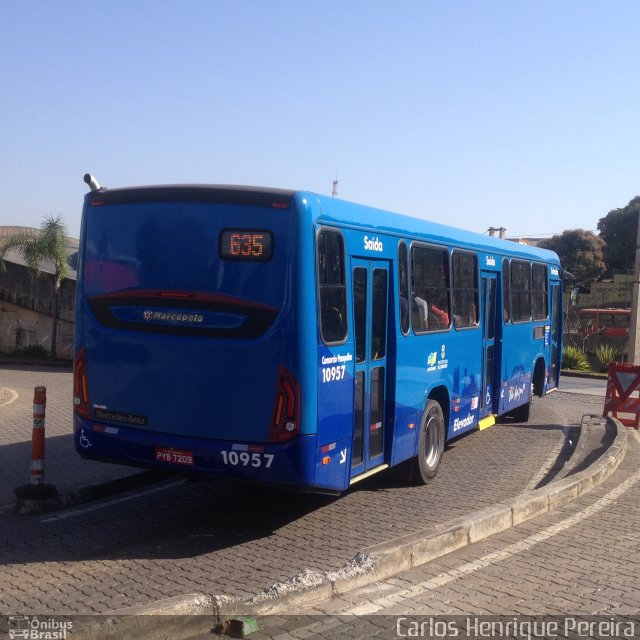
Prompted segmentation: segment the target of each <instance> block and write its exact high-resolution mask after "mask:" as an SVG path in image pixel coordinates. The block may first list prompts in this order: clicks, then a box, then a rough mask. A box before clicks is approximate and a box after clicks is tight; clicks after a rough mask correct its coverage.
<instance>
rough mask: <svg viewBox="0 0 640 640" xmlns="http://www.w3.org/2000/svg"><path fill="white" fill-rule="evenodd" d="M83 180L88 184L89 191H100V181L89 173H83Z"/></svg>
mask: <svg viewBox="0 0 640 640" xmlns="http://www.w3.org/2000/svg"><path fill="white" fill-rule="evenodd" d="M84 181H85V182H86V183H87V184H88V185H89V188H90V189H91V191H100V189H102V187H101V186H100V183H99V182H98V181H97V180H96V179H95V178H94V177H93V176H92V175H91V174H90V173H85V174H84Z"/></svg>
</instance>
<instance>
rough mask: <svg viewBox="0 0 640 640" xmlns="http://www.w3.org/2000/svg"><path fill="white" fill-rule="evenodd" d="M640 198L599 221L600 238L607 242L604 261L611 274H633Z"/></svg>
mask: <svg viewBox="0 0 640 640" xmlns="http://www.w3.org/2000/svg"><path fill="white" fill-rule="evenodd" d="M638 215H640V196H636V197H635V198H634V199H633V200H631V202H629V204H628V205H627V206H626V207H624V208H622V209H614V210H613V211H609V213H608V214H607V215H606V216H605V217H604V218H600V220H599V221H598V231H599V232H600V237H601V238H602V239H603V240H604V241H605V242H606V247H605V250H604V259H605V261H606V263H607V270H608V271H609V273H610V274H613V273H615V272H618V273H620V272H622V273H626V272H628V271H631V272H633V269H634V265H635V257H636V234H637V230H638Z"/></svg>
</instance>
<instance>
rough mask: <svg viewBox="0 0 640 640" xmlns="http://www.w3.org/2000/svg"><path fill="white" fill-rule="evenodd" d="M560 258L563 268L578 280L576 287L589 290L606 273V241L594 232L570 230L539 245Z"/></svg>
mask: <svg viewBox="0 0 640 640" xmlns="http://www.w3.org/2000/svg"><path fill="white" fill-rule="evenodd" d="M539 246H540V247H543V248H544V249H551V250H552V251H555V252H556V253H557V254H558V255H559V256H560V263H561V264H562V267H563V268H564V269H566V270H567V271H569V272H570V273H572V274H573V275H574V276H575V278H576V286H578V287H584V288H589V287H590V286H591V283H592V282H593V281H594V280H597V279H598V278H599V277H600V276H602V274H603V273H604V272H605V263H604V256H603V250H604V240H603V239H602V238H600V237H599V236H597V235H596V234H595V233H593V232H592V231H585V230H584V229H569V230H567V231H564V232H563V233H562V234H561V235H559V236H553V238H550V239H549V240H543V241H542V242H540V244H539Z"/></svg>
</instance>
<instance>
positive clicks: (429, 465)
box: [412, 400, 445, 484]
mask: <svg viewBox="0 0 640 640" xmlns="http://www.w3.org/2000/svg"><path fill="white" fill-rule="evenodd" d="M444 435H445V424H444V414H443V412H442V407H440V405H439V404H438V403H437V402H436V401H435V400H429V401H428V402H427V406H426V408H425V410H424V414H423V416H422V422H421V423H420V433H419V436H418V437H419V438H420V442H419V443H418V455H417V456H416V457H415V458H414V464H413V473H412V480H413V481H414V482H415V483H416V484H426V483H427V482H429V480H431V479H432V478H434V477H435V476H436V474H437V473H438V466H439V465H440V460H441V459H442V453H443V451H444Z"/></svg>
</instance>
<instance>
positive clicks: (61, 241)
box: [0, 214, 68, 358]
mask: <svg viewBox="0 0 640 640" xmlns="http://www.w3.org/2000/svg"><path fill="white" fill-rule="evenodd" d="M66 238H67V228H66V226H65V224H64V222H63V221H62V215H61V214H59V215H57V216H55V217H53V216H48V217H46V218H45V219H44V222H43V223H42V225H41V226H40V233H38V234H37V235H32V234H29V233H17V234H14V235H12V236H9V237H7V238H6V239H5V240H4V242H3V243H2V246H0V264H1V265H2V266H4V261H3V258H4V255H5V254H6V252H7V251H9V249H14V250H16V251H17V252H18V253H20V254H21V255H22V257H23V258H24V261H25V262H26V263H27V267H28V268H29V271H31V274H32V275H33V277H37V276H39V275H40V274H41V273H42V270H41V268H40V265H41V264H42V262H43V261H44V260H49V261H50V262H52V263H53V267H54V275H53V288H54V290H53V323H52V327H51V357H52V358H55V357H57V335H58V320H59V317H60V285H61V284H62V281H63V280H64V279H65V278H66V277H67V273H68V267H67V254H66V251H65V247H66V244H67V240H66Z"/></svg>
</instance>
